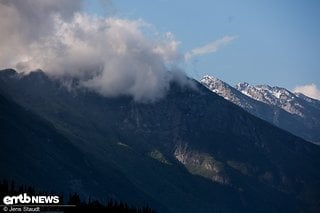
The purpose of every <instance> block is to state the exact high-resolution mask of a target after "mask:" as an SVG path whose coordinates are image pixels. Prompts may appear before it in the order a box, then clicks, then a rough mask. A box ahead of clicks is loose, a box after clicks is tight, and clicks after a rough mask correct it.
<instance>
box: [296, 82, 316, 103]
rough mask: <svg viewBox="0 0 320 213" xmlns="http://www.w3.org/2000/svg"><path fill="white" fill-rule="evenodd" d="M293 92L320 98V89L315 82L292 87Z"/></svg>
mask: <svg viewBox="0 0 320 213" xmlns="http://www.w3.org/2000/svg"><path fill="white" fill-rule="evenodd" d="M293 91H294V92H299V93H302V94H304V95H306V96H309V97H310V98H314V99H318V100H320V90H319V89H318V88H317V86H316V85H315V84H307V85H302V86H297V87H296V88H294V89H293Z"/></svg>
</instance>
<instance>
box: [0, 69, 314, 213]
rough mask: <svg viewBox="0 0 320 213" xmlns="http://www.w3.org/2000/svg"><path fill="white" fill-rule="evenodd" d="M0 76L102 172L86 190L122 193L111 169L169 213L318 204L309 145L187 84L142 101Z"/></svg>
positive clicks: (34, 78) (35, 76) (41, 79)
mask: <svg viewBox="0 0 320 213" xmlns="http://www.w3.org/2000/svg"><path fill="white" fill-rule="evenodd" d="M0 79H2V80H3V81H4V82H5V86H3V87H4V89H5V90H6V92H7V93H9V94H10V95H11V96H12V97H13V98H14V100H15V101H17V102H18V103H19V104H21V105H23V106H24V107H26V108H28V109H30V110H33V111H34V112H36V113H37V114H39V115H40V116H42V117H44V118H46V119H47V120H49V121H50V122H51V123H52V124H53V125H54V127H55V128H56V129H58V130H59V132H61V133H63V134H64V135H65V136H66V137H67V138H68V139H69V140H70V143H71V144H72V145H73V146H76V147H77V149H79V150H80V151H81V152H82V153H83V154H84V156H85V157H86V159H88V161H89V162H91V163H92V168H93V169H95V170H96V171H97V172H99V174H101V175H102V178H105V181H104V182H103V184H102V185H99V186H98V185H94V184H93V185H92V190H96V191H100V190H101V188H104V189H105V190H106V191H107V193H108V194H117V193H118V192H117V191H114V190H112V188H111V189H110V188H108V185H107V184H108V183H110V184H111V185H112V184H113V185H116V186H118V187H119V188H121V189H123V190H124V191H125V190H127V188H128V186H126V185H121V184H119V183H117V182H116V181H115V180H114V179H111V178H110V176H113V173H114V171H113V170H111V171H110V169H109V168H110V165H112V167H111V168H116V170H117V171H121V174H122V175H123V177H125V178H126V179H128V180H129V181H130V182H131V183H133V184H134V186H135V187H136V188H137V189H139V190H140V191H141V192H143V193H144V194H146V195H148V196H150V197H151V198H152V199H154V200H155V201H156V202H158V203H160V204H162V205H163V206H165V207H167V209H169V210H170V211H172V212H219V211H223V212H241V211H242V212H256V211H259V212H284V211H290V212H299V211H302V210H304V211H307V212H308V211H312V210H314V211H317V210H318V208H319V199H318V198H319V197H320V194H319V193H320V185H319V180H320V171H319V168H320V149H319V147H317V146H315V145H313V144H310V143H307V142H305V141H304V140H302V139H300V138H298V137H295V136H293V135H291V134H289V133H288V132H286V131H283V130H280V129H278V128H276V127H274V126H273V125H271V124H269V123H267V122H265V121H262V120H261V119H258V118H256V117H254V116H252V115H250V114H248V113H247V112H245V111H244V110H242V109H241V108H239V107H237V106H236V105H234V104H232V103H230V102H228V101H226V100H224V99H223V98H222V97H220V96H218V95H215V94H213V93H212V92H210V91H209V90H208V89H206V88H205V87H203V86H201V85H200V84H197V83H196V82H195V88H196V89H194V88H189V87H181V86H179V85H178V84H175V83H173V84H172V85H171V88H170V91H169V92H168V94H167V96H166V97H165V98H164V99H162V100H159V101H158V102H156V103H149V104H142V103H136V102H134V101H133V100H132V99H131V98H129V97H119V98H105V97H102V96H100V95H98V94H96V93H93V92H90V91H86V90H84V89H81V88H77V89H72V90H71V91H68V90H67V89H66V88H65V87H63V86H61V84H60V83H59V82H58V81H55V80H51V79H49V78H48V77H47V76H46V75H45V74H44V73H42V72H34V73H31V74H30V75H26V76H21V75H18V74H16V73H15V72H12V71H2V72H0ZM74 83H75V84H76V82H74ZM2 85H4V84H2ZM30 178H31V177H30ZM132 196H133V195H132V194H130V193H128V194H127V196H126V197H124V198H122V200H127V199H130V198H131V197H132ZM158 206H161V205H158Z"/></svg>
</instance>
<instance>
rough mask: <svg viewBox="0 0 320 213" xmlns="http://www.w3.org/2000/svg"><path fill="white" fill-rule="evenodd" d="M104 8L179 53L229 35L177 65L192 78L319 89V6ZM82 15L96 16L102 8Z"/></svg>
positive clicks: (203, 3) (169, 0)
mask: <svg viewBox="0 0 320 213" xmlns="http://www.w3.org/2000/svg"><path fill="white" fill-rule="evenodd" d="M90 2H91V4H92V1H90ZM108 8H109V9H108V10H109V11H108V13H112V14H113V15H116V16H120V17H122V18H128V19H143V20H144V21H146V22H148V23H150V24H152V25H153V26H154V27H155V28H156V29H157V30H158V31H159V32H161V33H165V32H167V31H169V32H172V33H173V34H174V36H175V38H176V39H177V40H178V41H180V45H179V50H180V52H181V53H186V52H188V51H190V50H192V49H194V48H198V47H201V46H204V45H206V44H208V43H210V42H214V41H217V40H219V39H221V38H223V37H225V36H235V37H236V38H235V39H234V40H232V41H230V42H228V43H227V44H226V45H224V46H221V47H220V48H219V49H218V50H217V51H216V52H213V53H209V54H202V55H198V56H194V57H192V58H191V59H190V60H188V62H187V64H186V65H182V67H183V68H184V69H185V70H186V72H187V73H188V75H189V76H191V77H194V78H196V79H199V78H201V77H202V76H203V75H204V74H211V75H215V76H216V77H218V78H220V79H222V80H224V81H226V82H227V83H229V84H231V85H234V84H236V83H238V82H241V81H247V82H249V83H251V84H270V85H277V86H283V87H286V88H288V89H293V88H294V87H295V86H298V85H305V84H311V83H314V84H316V85H317V86H318V88H319V86H320V74H319V70H320V54H319V50H320V41H319V38H320V1H317V0H306V1H302V0H299V1H298V0H290V1H289V0H282V1H279V0H268V1H265V0H261V1H253V0H245V1H238V0H198V1H182V0H153V1H150V0H135V1H127V0H114V1H112V9H110V7H108ZM88 10H91V12H98V13H100V14H101V13H102V12H103V11H104V10H105V8H101V7H100V8H97V7H95V6H92V7H91V9H88ZM110 11H111V12H110Z"/></svg>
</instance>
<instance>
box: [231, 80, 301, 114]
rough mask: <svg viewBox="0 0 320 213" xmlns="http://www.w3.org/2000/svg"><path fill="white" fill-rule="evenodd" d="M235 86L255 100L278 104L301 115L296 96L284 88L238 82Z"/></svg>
mask: <svg viewBox="0 0 320 213" xmlns="http://www.w3.org/2000/svg"><path fill="white" fill-rule="evenodd" d="M235 88H236V89H237V90H239V91H240V92H242V93H243V94H245V95H247V96H249V97H251V98H253V99H255V100H257V101H261V102H264V103H266V104H269V105H273V106H278V107H280V108H282V109H284V110H285V111H287V112H289V113H291V114H297V115H299V116H303V113H302V108H303V107H302V106H301V105H300V104H299V103H298V102H297V101H295V99H296V98H297V96H296V95H295V94H294V93H292V92H290V91H289V90H287V89H285V88H281V87H276V86H275V87H272V86H269V85H257V86H252V85H249V84H248V83H239V84H237V85H236V86H235Z"/></svg>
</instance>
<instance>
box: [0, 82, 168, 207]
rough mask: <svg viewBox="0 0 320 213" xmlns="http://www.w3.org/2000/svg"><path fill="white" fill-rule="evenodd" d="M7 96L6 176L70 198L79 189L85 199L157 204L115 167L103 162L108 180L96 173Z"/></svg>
mask: <svg viewBox="0 0 320 213" xmlns="http://www.w3.org/2000/svg"><path fill="white" fill-rule="evenodd" d="M0 83H3V82H1V81H0ZM2 85H3V84H2ZM6 96H7V95H6V94H5V93H4V92H3V91H1V90H0V135H1V140H0V145H1V149H0V176H1V177H2V178H6V179H9V180H15V181H17V182H18V183H24V184H33V185H35V186H37V187H38V188H40V189H46V190H55V192H57V193H65V194H68V193H71V192H75V191H78V190H79V191H80V192H81V194H82V195H87V196H89V195H90V196H91V197H95V196H96V197H98V198H102V197H103V198H105V199H107V198H110V197H112V198H115V199H121V198H122V197H126V198H127V195H128V194H130V195H132V199H130V200H129V201H130V202H137V203H138V204H139V201H140V204H141V205H142V204H147V203H149V204H154V205H157V204H156V202H154V201H153V200H152V199H151V198H150V197H148V196H146V195H145V194H144V193H142V192H141V191H139V190H137V189H136V187H135V186H134V184H132V183H131V182H130V181H128V180H127V179H126V178H125V177H124V176H123V175H122V173H121V172H120V171H118V170H117V169H115V167H114V166H112V165H110V164H104V166H105V167H106V169H107V170H108V172H110V175H109V176H105V174H101V173H100V172H98V171H97V169H95V167H94V164H93V163H94V161H91V160H90V159H88V158H87V156H86V155H85V154H84V153H82V152H80V150H79V149H78V148H76V147H75V146H74V145H72V144H71V142H70V140H69V139H68V138H66V137H65V136H64V135H63V134H61V133H60V132H59V131H58V130H57V129H56V128H55V127H54V126H53V125H52V124H51V123H49V122H48V121H46V120H44V119H42V118H41V117H39V116H38V115H36V114H34V113H33V112H30V110H26V109H24V108H23V107H21V106H19V105H17V104H16V103H15V102H14V101H12V100H10V98H7V97H6ZM99 185H104V187H105V188H101V189H99V190H97V187H99ZM119 186H125V188H126V189H125V190H123V189H121V188H118V187H119ZM106 189H108V190H106ZM110 191H111V192H112V191H114V192H117V195H110V194H108V193H109V192H110ZM141 201H142V202H141ZM159 208H160V209H161V208H162V207H161V206H159Z"/></svg>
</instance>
